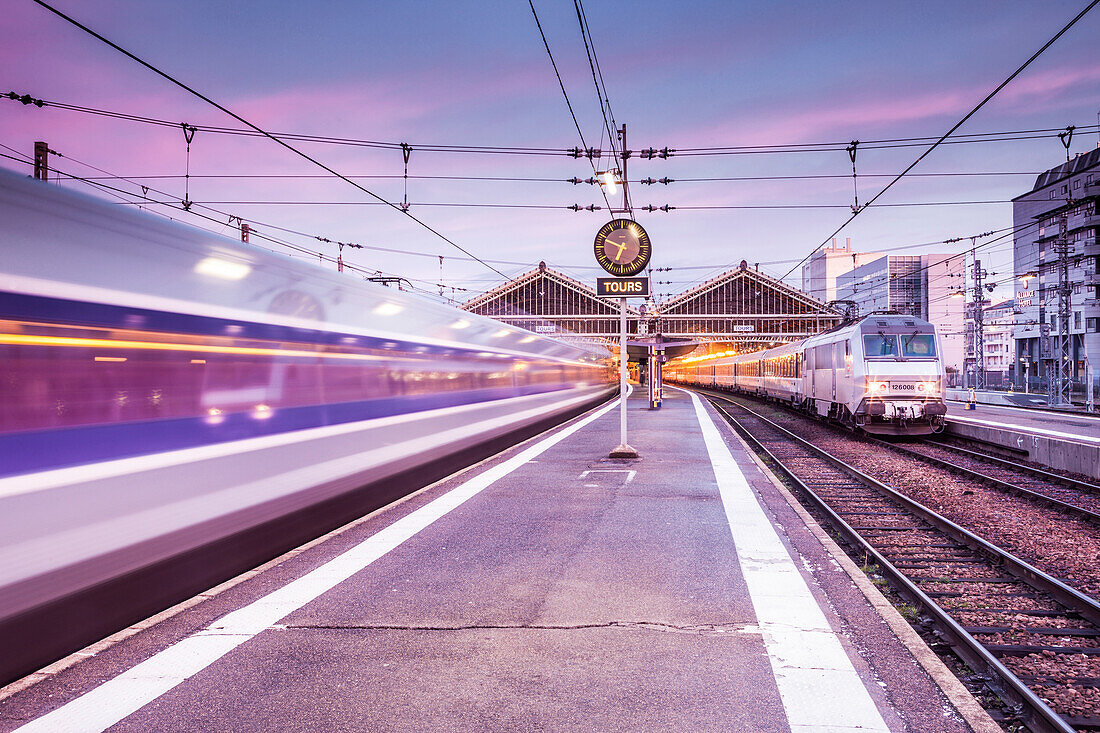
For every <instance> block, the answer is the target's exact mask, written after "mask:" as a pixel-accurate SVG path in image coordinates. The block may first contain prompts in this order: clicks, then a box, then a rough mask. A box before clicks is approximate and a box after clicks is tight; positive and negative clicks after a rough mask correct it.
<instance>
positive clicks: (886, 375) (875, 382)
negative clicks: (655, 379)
mask: <svg viewBox="0 0 1100 733" xmlns="http://www.w3.org/2000/svg"><path fill="white" fill-rule="evenodd" d="M944 377H945V374H944V368H943V361H942V359H941V358H940V357H939V350H938V348H937V339H936V329H935V327H934V326H933V325H932V324H931V323H928V322H927V321H922V320H921V319H919V318H915V317H913V316H905V315H897V314H886V315H881V314H872V315H869V316H865V317H863V318H860V319H858V320H856V321H853V322H850V323H846V324H843V325H841V326H838V327H836V328H833V329H830V330H828V331H825V332H823V333H820V334H817V335H815V336H811V337H810V338H807V339H803V340H801V341H795V342H793V343H789V344H784V345H782V346H776V347H775V348H771V349H765V350H763V351H754V352H751V353H746V354H733V353H730V352H721V353H715V354H706V355H702V356H689V357H685V358H683V359H680V360H677V361H675V362H672V363H671V364H669V365H668V367H666V370H665V380H666V381H670V382H679V383H681V384H689V385H696V386H700V387H711V388H718V389H726V390H732V391H736V392H745V393H751V394H756V395H762V396H764V397H767V398H770V399H773V400H776V401H779V402H782V403H785V404H788V405H790V406H792V407H795V408H798V409H801V410H804V411H806V412H808V413H810V414H812V415H820V416H824V417H827V418H829V419H832V420H835V421H837V422H840V423H843V424H844V425H848V426H850V427H854V428H857V429H859V430H863V431H865V432H868V433H878V434H887V435H927V434H929V433H934V432H939V431H941V430H943V422H944V416H945V415H946V414H947V405H946V403H945V402H944Z"/></svg>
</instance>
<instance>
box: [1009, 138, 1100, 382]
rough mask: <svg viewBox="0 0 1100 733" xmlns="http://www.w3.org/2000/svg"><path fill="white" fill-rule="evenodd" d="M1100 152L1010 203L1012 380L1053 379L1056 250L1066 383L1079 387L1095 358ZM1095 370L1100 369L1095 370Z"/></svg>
mask: <svg viewBox="0 0 1100 733" xmlns="http://www.w3.org/2000/svg"><path fill="white" fill-rule="evenodd" d="M1098 199H1100V148H1097V149H1095V150H1092V151H1090V152H1088V153H1085V154H1081V155H1078V156H1077V157H1075V158H1074V159H1073V160H1070V161H1067V162H1065V163H1062V164H1061V165H1059V166H1056V167H1054V168H1051V169H1050V170H1048V171H1047V172H1045V173H1042V174H1040V175H1039V177H1038V178H1037V179H1036V180H1035V185H1034V186H1033V187H1032V189H1031V190H1030V191H1028V192H1027V193H1025V194H1023V195H1021V196H1018V197H1016V198H1015V199H1013V200H1012V223H1013V226H1014V227H1015V229H1016V235H1015V239H1014V243H1013V268H1014V270H1015V275H1016V306H1017V318H1016V325H1015V328H1014V332H1013V336H1014V338H1015V356H1016V365H1017V366H1018V367H1019V369H1018V370H1017V374H1020V375H1021V376H1022V375H1023V374H1027V375H1028V377H1029V378H1031V379H1033V380H1035V382H1033V386H1037V384H1036V382H1038V381H1045V380H1046V379H1047V377H1048V375H1049V374H1054V373H1056V369H1055V362H1054V359H1055V358H1056V357H1057V355H1058V350H1059V348H1058V346H1059V345H1058V333H1059V326H1060V323H1059V321H1060V318H1059V270H1060V269H1061V267H1060V262H1059V261H1060V254H1059V251H1058V250H1059V248H1060V244H1061V243H1062V242H1063V241H1064V242H1065V244H1066V247H1065V251H1066V255H1065V256H1066V264H1067V269H1068V278H1066V280H1067V282H1068V288H1069V291H1070V308H1069V319H1068V334H1069V355H1070V369H1069V372H1070V377H1071V379H1072V380H1074V381H1076V382H1080V381H1082V380H1083V379H1084V376H1085V367H1086V362H1087V358H1088V356H1089V355H1090V354H1092V355H1093V359H1094V360H1097V359H1100V244H1098V243H1097V230H1098V229H1100V212H1098V211H1097V201H1098ZM1094 371H1100V370H1095V369H1094Z"/></svg>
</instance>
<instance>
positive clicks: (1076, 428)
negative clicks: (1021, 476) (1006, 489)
mask: <svg viewBox="0 0 1100 733" xmlns="http://www.w3.org/2000/svg"><path fill="white" fill-rule="evenodd" d="M946 426H947V433H948V434H949V435H957V436H959V437H962V438H968V439H972V440H978V441H981V442H983V443H988V444H991V445H995V446H1000V447H1002V448H1003V449H1004V450H1006V451H1008V452H1009V453H1011V454H1013V455H1015V456H1018V457H1020V458H1023V459H1026V460H1029V461H1033V462H1035V463H1038V464H1040V465H1043V466H1047V467H1049V468H1055V469H1059V470H1063V471H1070V472H1072V473H1076V474H1080V475H1082V476H1088V477H1092V478H1095V479H1100V414H1096V413H1085V412H1067V411H1055V410H1043V409H1034V408H1027V407H1012V406H1008V405H984V404H975V405H974V406H973V409H967V408H966V403H962V402H949V403H948V405H947V421H946Z"/></svg>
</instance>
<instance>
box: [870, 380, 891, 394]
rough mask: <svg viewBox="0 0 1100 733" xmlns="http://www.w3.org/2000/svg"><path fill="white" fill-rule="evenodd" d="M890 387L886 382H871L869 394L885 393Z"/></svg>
mask: <svg viewBox="0 0 1100 733" xmlns="http://www.w3.org/2000/svg"><path fill="white" fill-rule="evenodd" d="M888 386H889V385H888V384H887V383H886V382H870V383H868V385H867V391H869V392H885V391H886V388H887V387H888Z"/></svg>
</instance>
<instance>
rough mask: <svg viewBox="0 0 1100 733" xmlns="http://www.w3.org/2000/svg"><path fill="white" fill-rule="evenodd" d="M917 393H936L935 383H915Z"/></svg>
mask: <svg viewBox="0 0 1100 733" xmlns="http://www.w3.org/2000/svg"><path fill="white" fill-rule="evenodd" d="M917 391H918V392H923V393H925V394H929V393H931V392H935V391H936V383H935V382H917Z"/></svg>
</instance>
